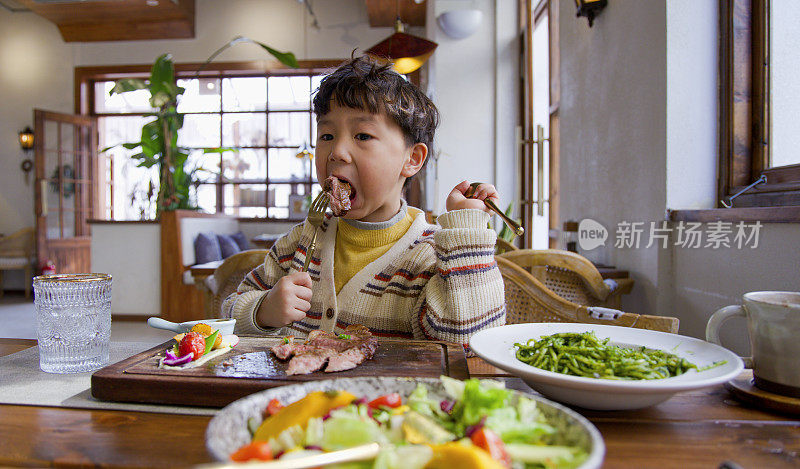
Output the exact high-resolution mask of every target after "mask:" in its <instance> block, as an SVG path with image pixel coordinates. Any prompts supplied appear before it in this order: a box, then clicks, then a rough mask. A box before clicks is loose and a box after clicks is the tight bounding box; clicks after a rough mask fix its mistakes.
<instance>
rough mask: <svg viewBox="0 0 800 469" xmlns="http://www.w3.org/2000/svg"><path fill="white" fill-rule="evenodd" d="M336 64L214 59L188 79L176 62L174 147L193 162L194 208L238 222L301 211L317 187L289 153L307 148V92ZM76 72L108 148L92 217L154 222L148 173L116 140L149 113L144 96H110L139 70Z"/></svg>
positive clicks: (154, 179)
mask: <svg viewBox="0 0 800 469" xmlns="http://www.w3.org/2000/svg"><path fill="white" fill-rule="evenodd" d="M337 63H339V62H338V61H330V63H328V61H326V63H317V64H301V67H303V66H305V68H302V69H294V70H287V69H279V70H275V71H267V72H264V71H251V72H247V71H243V70H240V68H242V66H238V65H235V64H234V65H233V66H231V64H220V65H216V67H215V69H214V70H213V72H212V74H208V73H206V72H208V70H206V72H204V76H202V77H200V78H197V77H195V76H194V73H193V72H192V70H193V67H191V66H185V67H181V66H178V65H176V73H177V74H178V77H179V79H178V85H179V86H181V87H183V88H185V89H186V91H185V92H184V93H183V95H182V96H181V99H180V101H179V104H178V112H180V113H182V114H184V124H183V127H182V129H181V130H180V131H179V133H178V145H180V146H182V147H185V148H189V149H190V154H189V159H188V161H189V162H188V167H189V168H198V170H197V172H196V177H197V181H198V182H197V184H196V185H195V188H194V193H193V195H194V196H195V197H196V202H197V205H198V206H199V207H200V208H201V209H202V210H204V211H207V212H210V213H225V214H229V215H233V216H237V217H247V218H267V219H301V218H302V217H303V215H302V213H301V212H298V210H297V208H298V207H299V206H301V205H302V202H303V200H304V199H306V198H307V197H309V196H313V195H315V191H318V190H319V187H316V188H315V186H316V185H315V184H314V181H315V176H314V171H313V162H312V160H311V158H309V157H307V156H305V157H298V153H299V152H298V149H299V148H300V147H302V146H303V145H308V146H309V147H310V148H311V149H312V151H313V145H314V143H315V140H316V120H315V119H314V116H313V112H312V99H313V92H314V90H316V89H317V88H318V86H319V83H320V81H321V80H322V77H323V76H324V74H325V73H326V71H327V70H328V68H329V67H330V66H333V65H335V64H337ZM309 65H310V66H309ZM314 65H316V66H314ZM226 67H229V68H227V69H226ZM128 68H130V67H128ZM181 68H185V70H183V71H182V70H181ZM144 70H146V68H145V69H143V71H144ZM78 72H79V73H78V75H79V80H76V82H78V81H80V82H81V83H82V84H84V85H85V86H82V87H81V89H82V90H85V93H84V94H85V95H86V96H85V97H84V100H83V102H84V103H85V107H86V108H88V109H86V110H87V111H88V112H89V113H90V114H91V115H94V116H97V119H98V134H99V135H98V146H99V148H101V149H103V148H108V147H112V146H113V148H111V149H109V150H108V151H106V152H105V153H103V154H101V156H100V158H99V161H98V165H97V172H96V176H95V182H96V187H97V189H96V194H97V204H96V207H97V210H96V212H95V213H96V215H97V216H99V217H103V218H106V219H114V220H131V219H133V220H137V219H152V218H154V217H155V200H156V196H157V194H156V192H157V191H158V188H157V184H158V174H157V170H156V168H139V167H137V166H136V165H137V163H138V161H136V160H132V159H131V158H130V155H131V154H133V153H134V152H135V150H126V149H125V148H124V147H122V146H119V144H122V143H128V142H136V141H138V140H139V133H140V132H141V128H142V125H143V124H144V123H146V122H147V121H148V120H149V119H150V118H148V117H147V116H146V114H147V113H148V112H150V111H151V109H150V107H149V104H148V97H149V94H148V93H147V91H136V92H129V93H124V94H118V95H113V96H109V91H110V90H111V88H112V87H113V84H114V80H116V79H119V78H122V77H142V76H147V74H141V73H138V72H137V73H125V71H123V72H122V73H120V72H116V73H115V71H114V70H111V69H110V67H109V68H107V69H104V70H102V71H101V72H102V73H98V71H97V70H92V69H87V70H79V71H78ZM81 72H83V73H81ZM208 149H222V151H221V152H216V153H211V152H206V150H208Z"/></svg>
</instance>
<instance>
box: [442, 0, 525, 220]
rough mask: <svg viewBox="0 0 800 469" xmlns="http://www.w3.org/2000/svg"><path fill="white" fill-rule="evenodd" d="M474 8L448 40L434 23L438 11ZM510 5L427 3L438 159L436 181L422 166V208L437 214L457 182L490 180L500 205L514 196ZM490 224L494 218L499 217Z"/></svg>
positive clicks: (482, 0) (514, 50) (514, 71)
mask: <svg viewBox="0 0 800 469" xmlns="http://www.w3.org/2000/svg"><path fill="white" fill-rule="evenodd" d="M463 8H475V9H478V10H480V11H481V12H482V13H483V20H482V23H481V25H480V28H479V29H478V31H477V32H475V33H474V34H473V35H472V36H470V37H468V38H464V39H452V38H450V37H448V36H447V35H446V34H445V33H444V31H442V29H441V28H439V26H438V25H437V24H436V21H435V19H436V17H437V16H438V15H439V14H441V13H442V12H444V11H449V10H455V9H463ZM516 8H517V5H516V3H515V2H504V1H499V0H497V1H490V0H475V1H472V2H465V1H459V0H429V1H428V21H427V25H426V34H427V37H428V38H429V39H430V40H432V41H434V42H436V43H438V44H439V46H438V48H437V49H436V52H435V53H434V54H433V56H432V57H431V58H430V60H429V63H428V76H429V80H430V86H429V89H428V92H429V96H430V97H431V99H433V101H434V103H435V104H436V106H437V107H438V108H439V111H440V112H441V124H440V126H439V129H438V131H437V133H436V140H435V142H434V151H436V152H440V156H439V184H438V188H437V187H436V185H435V182H434V181H435V177H434V171H435V168H436V166H435V164H433V163H434V162H433V161H429V163H428V165H429V166H428V173H427V177H426V184H427V187H426V188H427V196H428V205H429V207H431V209H433V210H434V211H436V212H437V213H443V212H444V211H445V199H446V198H447V194H449V193H450V191H451V190H452V189H453V187H454V186H455V185H456V184H458V183H459V182H461V181H463V180H465V179H466V180H468V181H470V182H475V181H480V182H489V183H493V184H495V185H496V186H497V187H498V190H499V191H500V196H501V199H500V204H498V205H499V206H500V207H501V208H505V207H506V206H507V205H508V204H509V203H510V202H511V201H512V200H515V199H516V198H517V197H516V190H517V188H516V168H517V165H516V162H515V159H514V157H515V147H514V128H515V126H516V125H517V124H518V122H517V120H518V119H517V109H518V102H519V93H518V90H517V89H516V88H517V86H518V85H517V83H516V80H517V76H518V66H517V62H518V56H519V46H518V44H517V39H516V38H517V36H516V27H517V26H516V25H517V11H516ZM497 223H501V222H500V221H499V220H498V221H497Z"/></svg>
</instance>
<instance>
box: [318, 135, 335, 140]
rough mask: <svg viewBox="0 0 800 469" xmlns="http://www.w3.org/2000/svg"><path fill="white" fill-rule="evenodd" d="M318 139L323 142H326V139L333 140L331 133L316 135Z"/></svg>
mask: <svg viewBox="0 0 800 469" xmlns="http://www.w3.org/2000/svg"><path fill="white" fill-rule="evenodd" d="M317 139H318V140H322V141H323V142H327V141H328V140H333V135H331V134H322V135H320V136H319V137H317Z"/></svg>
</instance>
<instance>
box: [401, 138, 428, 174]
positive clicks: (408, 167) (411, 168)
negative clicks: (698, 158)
mask: <svg viewBox="0 0 800 469" xmlns="http://www.w3.org/2000/svg"><path fill="white" fill-rule="evenodd" d="M427 157H428V146H427V145H425V144H424V143H415V144H414V145H412V146H411V153H410V154H409V156H408V158H407V159H406V162H405V164H404V165H403V170H402V171H400V175H401V176H404V177H406V178H410V177H411V176H413V175H415V174H417V173H418V172H419V170H420V169H422V165H424V164H425V159H426V158H427Z"/></svg>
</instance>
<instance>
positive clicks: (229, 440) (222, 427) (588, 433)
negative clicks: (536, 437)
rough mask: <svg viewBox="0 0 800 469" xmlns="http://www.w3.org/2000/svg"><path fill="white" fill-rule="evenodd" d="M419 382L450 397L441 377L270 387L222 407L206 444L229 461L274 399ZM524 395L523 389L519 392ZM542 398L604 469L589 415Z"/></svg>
mask: <svg viewBox="0 0 800 469" xmlns="http://www.w3.org/2000/svg"><path fill="white" fill-rule="evenodd" d="M418 383H425V384H426V385H427V386H428V389H429V392H428V395H429V396H430V397H431V398H434V399H437V400H438V399H444V398H445V397H444V396H445V393H444V389H443V388H442V385H441V382H440V381H439V380H438V379H436V378H394V377H374V378H372V377H370V378H338V379H325V380H319V381H309V382H305V383H300V384H294V385H291V386H282V387H279V388H273V389H267V390H266V391H261V392H257V393H255V394H251V395H249V396H247V397H244V398H242V399H239V400H238V401H235V402H232V403H231V404H228V405H227V406H225V407H224V408H223V409H222V410H220V411H219V412H218V413H217V415H216V416H214V418H213V419H211V422H209V424H208V428H207V429H206V448H208V451H209V453H211V455H212V456H213V457H214V458H215V459H217V460H218V461H227V460H228V456H229V455H230V454H231V453H233V452H234V451H236V450H237V449H239V448H240V447H242V446H244V445H245V444H247V443H249V442H250V439H251V437H250V433H249V432H248V431H247V419H249V418H251V417H254V418H256V419H257V421H258V422H261V419H262V417H261V412H262V411H263V409H265V408H266V406H267V403H269V401H270V400H271V399H278V400H280V401H281V402H283V403H284V404H288V403H292V402H296V401H298V400H300V399H301V398H303V397H305V395H306V394H308V393H309V392H313V391H333V390H344V391H348V392H350V393H352V394H354V395H356V396H358V397H366V398H367V399H374V398H376V397H378V396H382V395H384V394H388V393H391V392H397V393H400V395H401V396H403V398H404V399H405V398H406V397H407V396H408V395H409V394H411V392H412V391H413V390H414V389H415V388H416V387H417V384H418ZM513 392H514V393H518V394H522V393H519V391H513ZM525 396H526V397H528V398H530V399H534V400H536V401H537V402H538V407H539V409H540V410H541V411H542V413H543V414H544V415H545V417H546V418H547V421H548V422H549V423H550V424H551V425H553V426H554V427H555V428H556V431H557V434H558V435H563V437H564V440H561V441H556V442H555V443H558V444H573V445H576V446H581V447H583V448H585V449H586V450H587V452H589V457H588V458H587V459H586V461H585V462H584V463H583V464H582V465H581V466H580V469H594V468H599V467H600V465H601V464H602V463H603V456H604V455H605V445H604V444H603V437H601V436H600V432H599V431H598V430H597V428H595V426H594V425H592V424H591V423H590V422H589V421H588V420H586V418H584V417H583V416H581V415H580V414H578V413H577V412H575V411H573V410H571V409H568V408H566V407H564V406H562V405H560V404H557V403H555V402H551V401H548V400H547V399H544V398H542V397H539V396H534V395H531V394H525Z"/></svg>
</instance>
